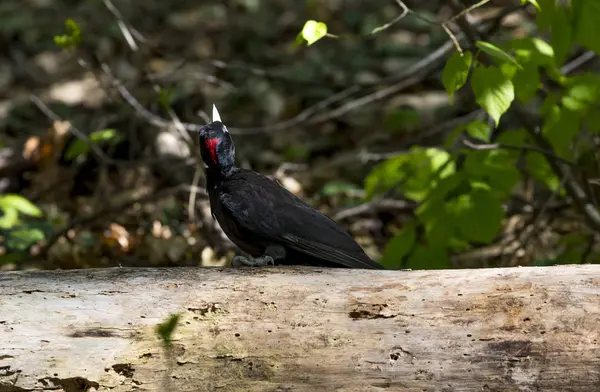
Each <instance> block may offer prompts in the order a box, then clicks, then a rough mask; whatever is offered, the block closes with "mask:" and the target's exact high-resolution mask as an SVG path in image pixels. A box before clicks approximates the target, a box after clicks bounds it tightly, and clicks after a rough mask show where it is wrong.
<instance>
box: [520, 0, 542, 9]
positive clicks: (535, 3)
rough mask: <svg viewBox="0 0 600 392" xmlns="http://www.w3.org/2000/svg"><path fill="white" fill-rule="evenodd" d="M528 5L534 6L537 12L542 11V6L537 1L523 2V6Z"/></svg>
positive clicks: (528, 0)
mask: <svg viewBox="0 0 600 392" xmlns="http://www.w3.org/2000/svg"><path fill="white" fill-rule="evenodd" d="M527 3H530V4H533V6H534V7H535V9H536V10H538V11H541V8H540V5H539V4H538V2H537V0H521V4H527Z"/></svg>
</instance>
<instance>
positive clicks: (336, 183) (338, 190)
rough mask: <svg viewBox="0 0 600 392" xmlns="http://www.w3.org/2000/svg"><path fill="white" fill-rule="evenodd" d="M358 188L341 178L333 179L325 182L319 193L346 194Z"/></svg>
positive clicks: (328, 194)
mask: <svg viewBox="0 0 600 392" xmlns="http://www.w3.org/2000/svg"><path fill="white" fill-rule="evenodd" d="M358 189H359V188H358V187H357V186H356V185H355V184H352V183H351V182H347V181H342V180H333V181H329V182H328V183H327V184H325V185H324V186H323V188H322V189H321V194H322V195H323V196H335V195H339V194H346V193H348V192H352V191H356V190H358Z"/></svg>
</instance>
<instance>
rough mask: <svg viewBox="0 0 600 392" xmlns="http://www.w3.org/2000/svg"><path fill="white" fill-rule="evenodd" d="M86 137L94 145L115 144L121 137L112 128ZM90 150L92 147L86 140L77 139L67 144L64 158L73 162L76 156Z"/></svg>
mask: <svg viewBox="0 0 600 392" xmlns="http://www.w3.org/2000/svg"><path fill="white" fill-rule="evenodd" d="M88 137H89V138H90V141H91V142H92V143H96V144H98V145H103V144H107V143H111V144H116V143H118V142H119V141H121V140H122V135H120V134H119V133H117V130H116V129H112V128H109V129H103V130H100V131H95V132H92V133H90V135H89V136H88ZM91 150H92V147H91V146H90V144H89V143H88V141H87V140H82V139H77V140H74V141H73V142H72V143H71V144H69V147H67V151H65V158H66V159H68V160H73V159H75V158H77V157H78V156H81V155H83V154H87V153H89V152H90V151H91Z"/></svg>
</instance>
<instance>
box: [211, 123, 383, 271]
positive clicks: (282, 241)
mask: <svg viewBox="0 0 600 392" xmlns="http://www.w3.org/2000/svg"><path fill="white" fill-rule="evenodd" d="M200 151H201V155H202V158H203V160H204V162H205V163H206V165H207V168H206V180H207V181H206V187H207V191H208V194H209V197H210V206H211V211H212V214H213V216H214V217H215V218H216V219H217V220H218V222H219V224H220V225H221V227H222V228H223V231H224V232H225V234H226V235H227V236H228V237H229V238H230V239H231V240H232V241H233V242H234V243H235V244H236V245H237V246H238V247H239V248H240V249H241V250H243V251H244V252H246V253H248V254H249V255H251V256H252V257H255V258H259V257H263V256H265V255H266V256H269V257H270V258H272V259H273V260H274V261H275V262H276V263H277V264H309V265H321V266H330V267H347V268H371V269H374V268H382V267H381V265H380V264H378V263H376V262H375V261H373V260H371V259H370V258H369V257H368V256H367V255H366V254H365V253H364V251H363V249H362V248H361V247H360V246H359V245H358V244H357V243H356V241H354V239H353V238H352V237H351V236H350V235H349V234H348V233H346V232H345V231H344V230H343V229H342V228H341V227H340V226H339V225H338V224H337V223H336V222H334V221H333V220H332V219H330V218H329V217H327V216H326V215H324V214H322V213H321V212H319V211H317V210H316V209H314V208H312V207H311V206H310V205H308V204H307V203H305V202H304V201H303V200H301V199H300V198H298V197H297V196H295V195H294V194H292V193H291V192H289V191H288V190H287V189H285V188H283V187H282V186H280V185H279V184H278V183H277V182H275V181H273V180H271V179H269V178H267V177H265V176H263V175H261V174H258V173H256V172H253V171H250V170H245V169H241V168H238V167H235V164H234V161H235V147H234V144H233V140H232V139H231V136H230V135H229V132H228V131H227V127H226V126H225V125H223V123H221V122H220V121H213V122H211V123H210V124H208V125H206V126H205V127H204V128H203V129H202V131H201V132H200ZM242 259H244V258H242Z"/></svg>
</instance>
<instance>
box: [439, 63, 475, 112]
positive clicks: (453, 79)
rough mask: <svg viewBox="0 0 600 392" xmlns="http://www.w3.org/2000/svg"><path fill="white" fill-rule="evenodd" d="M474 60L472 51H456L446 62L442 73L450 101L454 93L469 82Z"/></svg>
mask: <svg viewBox="0 0 600 392" xmlns="http://www.w3.org/2000/svg"><path fill="white" fill-rule="evenodd" d="M472 61H473V55H472V54H471V52H463V53H459V52H454V53H453V54H452V56H450V58H449V59H448V61H447V62H446V65H445V66H444V72H443V73H442V83H443V85H444V88H445V89H446V91H447V92H448V95H450V102H452V100H453V99H454V93H455V92H456V91H457V90H459V89H460V88H461V87H462V86H464V84H465V83H466V82H467V77H468V75H469V69H471V62H472Z"/></svg>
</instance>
